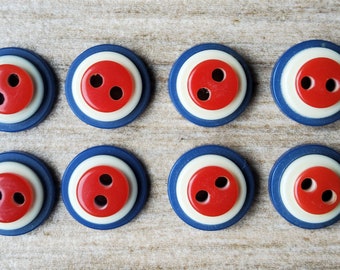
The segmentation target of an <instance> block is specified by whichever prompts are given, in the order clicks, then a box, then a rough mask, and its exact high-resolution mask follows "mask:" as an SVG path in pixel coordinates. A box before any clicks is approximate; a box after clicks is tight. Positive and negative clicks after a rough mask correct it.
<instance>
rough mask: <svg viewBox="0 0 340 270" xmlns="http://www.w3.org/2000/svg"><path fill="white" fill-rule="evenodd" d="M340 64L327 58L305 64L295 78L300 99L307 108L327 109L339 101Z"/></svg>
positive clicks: (316, 59)
mask: <svg viewBox="0 0 340 270" xmlns="http://www.w3.org/2000/svg"><path fill="white" fill-rule="evenodd" d="M339 88H340V64H339V63H337V62H335V61H334V60H332V59H329V58H315V59H312V60H310V61H308V62H307V63H305V64H304V65H303V66H302V67H301V68H300V70H299V71H298V75H297V77H296V89H297V91H298V94H299V96H300V98H301V99H302V100H303V101H304V102H305V103H306V104H308V105H309V106H312V107H316V108H327V107H330V106H333V105H336V104H337V103H338V102H339V101H340V91H339Z"/></svg>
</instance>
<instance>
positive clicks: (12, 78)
mask: <svg viewBox="0 0 340 270" xmlns="http://www.w3.org/2000/svg"><path fill="white" fill-rule="evenodd" d="M19 81H20V80H19V76H18V75H17V74H14V73H13V74H10V75H9V76H8V79H7V82H8V84H9V86H11V87H16V86H17V85H18V84H19Z"/></svg>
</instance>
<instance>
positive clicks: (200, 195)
mask: <svg viewBox="0 0 340 270" xmlns="http://www.w3.org/2000/svg"><path fill="white" fill-rule="evenodd" d="M208 197H209V193H208V192H207V191H205V190H200V191H198V192H197V193H196V196H195V199H196V201H198V202H200V203H203V202H205V201H207V200H208Z"/></svg>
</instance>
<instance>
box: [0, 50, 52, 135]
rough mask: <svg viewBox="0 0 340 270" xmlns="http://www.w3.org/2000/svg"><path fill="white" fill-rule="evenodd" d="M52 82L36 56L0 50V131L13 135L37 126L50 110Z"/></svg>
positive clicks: (17, 51) (31, 53)
mask: <svg viewBox="0 0 340 270" xmlns="http://www.w3.org/2000/svg"><path fill="white" fill-rule="evenodd" d="M55 95H56V82H55V78H54V74H53V72H52V70H51V69H50V67H49V65H48V64H47V63H46V62H45V60H44V59H42V58H41V57H40V56H38V55H36V54H35V53H33V52H31V51H28V50H25V49H21V48H15V47H11V48H2V49H0V130H1V131H8V132H15V131H21V130H25V129H29V128H32V127H34V126H36V125H37V124H39V123H40V122H41V121H42V120H43V119H44V118H45V117H46V116H47V115H48V113H49V112H50V111H51V109H52V106H53V103H54V99H55Z"/></svg>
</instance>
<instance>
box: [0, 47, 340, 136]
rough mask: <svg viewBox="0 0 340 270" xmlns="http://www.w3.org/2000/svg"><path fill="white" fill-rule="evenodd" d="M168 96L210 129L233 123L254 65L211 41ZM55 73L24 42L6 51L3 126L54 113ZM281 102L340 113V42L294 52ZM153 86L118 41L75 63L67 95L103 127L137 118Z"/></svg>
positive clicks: (310, 116) (288, 58) (277, 77)
mask: <svg viewBox="0 0 340 270" xmlns="http://www.w3.org/2000/svg"><path fill="white" fill-rule="evenodd" d="M168 85H169V94H170V97H171V100H172V102H173V103H174V105H175V107H176V109H177V110H178V111H179V113H180V114H181V115H182V116H183V117H185V118H186V119H188V120H189V121H191V122H193V123H195V124H197V125H200V126H205V127H215V126H220V125H224V124H227V123H229V122H230V121H232V120H234V119H235V118H236V117H238V116H239V115H240V114H241V113H242V112H243V111H244V110H245V108H246V107H247V105H248V103H249V101H250V99H251V97H252V92H253V81H252V76H251V72H250V69H249V68H248V66H247V63H246V62H245V60H244V59H243V58H242V57H241V56H240V55H239V54H238V53H237V52H236V51H234V50H233V49H231V48H229V47H226V46H224V45H221V44H215V43H207V44H200V45H197V46H194V47H192V48H190V49H189V50H187V51H186V52H184V53H183V54H182V55H181V56H180V57H179V58H178V59H177V61H176V62H175V63H174V64H173V67H172V69H171V71H170V74H169V83H168ZM55 88H56V79H55V77H54V74H53V72H52V70H51V68H50V67H49V65H48V64H47V63H46V62H45V61H44V60H43V59H42V58H41V57H40V56H38V55H36V54H35V53H33V52H31V51H28V50H24V49H20V48H3V49H0V130H2V131H10V132H14V131H21V130H25V129H28V128H32V127H34V126H36V125H37V124H39V123H40V122H41V121H42V120H43V119H44V118H45V117H46V116H47V114H48V113H49V112H50V110H51V108H52V105H53V103H54V100H55V96H56V89H55ZM271 89H272V95H273V97H274V100H275V102H276V103H277V105H278V106H279V107H280V109H281V110H282V112H283V113H284V114H286V115H287V116H288V117H290V118H291V119H293V120H295V121H297V122H299V123H301V124H305V125H311V126H320V125H326V124H329V123H332V122H334V121H337V120H338V119H339V118H340V91H339V90H340V47H339V46H338V45H336V44H333V43H331V42H328V41H323V40H309V41H305V42H302V43H299V44H297V45H295V46H293V47H291V48H290V49H289V50H287V51H286V52H285V53H284V54H283V55H282V56H281V57H280V58H279V60H278V61H277V63H276V65H275V66H274V68H273V73H272V77H271ZM151 92H152V86H151V82H150V75H149V73H148V69H147V67H146V65H145V64H144V62H143V61H142V60H141V59H140V58H139V57H138V56H137V55H136V54H135V53H133V52H132V51H130V50H129V49H127V48H124V47H121V46H117V45H109V44H105V45H98V46H95V47H92V48H89V49H87V50H86V51H84V52H83V53H81V54H80V55H79V56H78V57H77V58H76V59H75V60H74V61H73V63H72V64H71V66H70V68H69V72H68V74H67V77H66V81H65V94H66V98H67V100H68V103H69V105H70V107H71V109H72V110H73V112H74V113H75V114H76V115H77V116H78V117H79V118H80V119H81V120H82V121H84V122H85V123H87V124H89V125H92V126H95V127H98V128H106V129H112V128H118V127H121V126H124V125H127V124H129V123H130V122H131V121H133V120H135V119H136V118H137V117H138V116H139V115H140V114H141V113H142V112H143V111H144V109H145V108H146V106H147V105H148V103H149V100H150V96H151Z"/></svg>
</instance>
